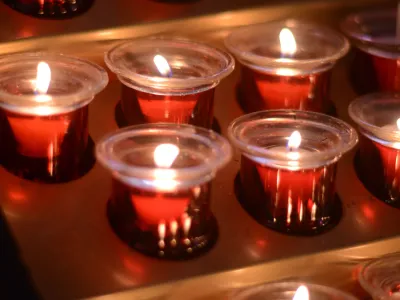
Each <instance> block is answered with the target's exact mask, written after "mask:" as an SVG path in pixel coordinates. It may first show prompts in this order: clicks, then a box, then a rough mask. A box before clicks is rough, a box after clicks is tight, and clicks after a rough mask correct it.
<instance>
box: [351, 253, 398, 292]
mask: <svg viewBox="0 0 400 300" xmlns="http://www.w3.org/2000/svg"><path fill="white" fill-rule="evenodd" d="M394 261H400V252H396V253H394V254H390V255H387V256H384V257H381V258H377V259H374V260H371V261H370V262H368V263H366V264H365V265H364V266H363V267H362V268H361V270H360V272H359V273H358V281H359V282H360V285H361V286H362V287H363V289H364V290H365V291H367V292H368V293H369V294H370V295H371V296H372V298H373V299H392V298H391V297H389V296H388V295H387V293H386V292H385V291H384V290H383V289H382V288H376V287H374V286H372V285H371V284H370V283H369V282H368V280H367V279H366V278H365V273H366V272H367V270H368V268H371V267H373V266H374V265H375V264H378V263H388V264H390V263H393V262H394Z"/></svg>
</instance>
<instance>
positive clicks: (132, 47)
mask: <svg viewBox="0 0 400 300" xmlns="http://www.w3.org/2000/svg"><path fill="white" fill-rule="evenodd" d="M105 61H106V63H107V65H108V67H109V68H110V69H111V70H112V71H113V72H114V73H116V74H117V75H118V78H119V80H120V81H121V82H122V84H123V85H122V97H121V107H122V111H123V114H124V118H125V122H127V123H128V124H141V123H156V122H169V123H179V124H192V125H196V126H201V127H206V128H210V127H211V125H212V122H213V116H214V115H213V106H214V104H213V102H214V89H215V87H216V86H217V85H218V83H219V82H220V80H222V79H223V78H225V77H226V76H228V75H229V74H230V73H231V72H232V71H233V68H234V59H233V58H232V57H231V56H230V55H229V54H228V53H225V52H223V51H221V50H218V49H216V48H213V47H210V46H207V45H204V44H200V43H196V42H191V41H188V40H180V39H166V38H155V37H152V38H142V39H137V40H132V41H129V42H126V43H123V44H120V45H118V46H117V47H115V48H113V49H112V50H110V51H109V52H108V53H107V55H106V57H105Z"/></svg>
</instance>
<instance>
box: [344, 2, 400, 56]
mask: <svg viewBox="0 0 400 300" xmlns="http://www.w3.org/2000/svg"><path fill="white" fill-rule="evenodd" d="M369 18H376V19H377V20H375V23H376V25H377V26H381V24H380V21H379V20H389V19H392V20H393V22H394V23H395V22H396V21H395V20H396V18H397V12H396V10H395V9H383V10H378V11H376V10H374V11H364V12H360V13H355V14H351V15H348V16H347V17H346V18H345V19H344V20H343V21H342V22H341V24H340V27H341V30H342V31H343V32H344V33H345V34H346V35H347V36H348V37H350V38H351V39H353V40H354V41H356V42H357V43H358V45H357V46H358V47H359V48H360V49H362V50H363V51H366V52H368V53H371V54H374V55H378V56H381V57H386V58H390V59H398V58H399V57H400V41H399V39H396V38H395V37H394V36H393V37H392V38H382V37H374V36H372V35H371V34H370V33H369V32H366V30H368V28H370V27H371V26H373V25H371V24H366V23H365V22H364V23H363V22H362V20H365V19H369Z"/></svg>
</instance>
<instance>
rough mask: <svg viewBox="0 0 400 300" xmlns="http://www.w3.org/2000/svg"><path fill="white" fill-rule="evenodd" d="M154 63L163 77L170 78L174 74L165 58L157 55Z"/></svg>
mask: <svg viewBox="0 0 400 300" xmlns="http://www.w3.org/2000/svg"><path fill="white" fill-rule="evenodd" d="M153 62H154V64H155V65H156V67H157V69H158V72H160V74H161V75H162V76H170V75H171V74H172V70H171V67H170V66H169V63H168V61H167V60H166V59H165V57H164V56H162V55H158V54H157V55H156V56H154V58H153Z"/></svg>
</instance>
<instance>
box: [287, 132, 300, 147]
mask: <svg viewBox="0 0 400 300" xmlns="http://www.w3.org/2000/svg"><path fill="white" fill-rule="evenodd" d="M300 145H301V134H300V132H298V131H297V130H295V131H293V133H292V134H291V135H290V137H289V141H288V144H287V146H288V148H290V149H294V150H296V149H298V148H299V147H300Z"/></svg>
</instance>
